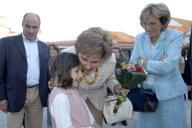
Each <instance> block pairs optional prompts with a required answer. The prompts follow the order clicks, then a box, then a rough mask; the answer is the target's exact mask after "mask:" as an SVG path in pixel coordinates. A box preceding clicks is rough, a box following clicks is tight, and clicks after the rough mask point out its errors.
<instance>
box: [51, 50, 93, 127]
mask: <svg viewBox="0 0 192 128" xmlns="http://www.w3.org/2000/svg"><path fill="white" fill-rule="evenodd" d="M50 74H51V77H52V78H51V84H52V86H53V89H52V91H51V94H50V96H49V107H50V108H49V111H50V114H51V119H52V127H53V128H61V127H62V128H69V127H74V128H80V127H81V128H82V127H84V128H94V127H95V126H94V125H95V121H94V118H93V116H92V115H91V112H90V111H89V109H88V107H87V106H86V104H85V102H84V100H82V99H81V98H80V96H79V94H78V91H77V90H76V88H77V87H78V86H79V82H80V81H81V79H82V77H81V70H80V62H79V59H78V56H77V55H75V54H73V53H60V54H58V55H57V56H56V57H55V59H54V60H53V63H52V64H51V67H50Z"/></svg>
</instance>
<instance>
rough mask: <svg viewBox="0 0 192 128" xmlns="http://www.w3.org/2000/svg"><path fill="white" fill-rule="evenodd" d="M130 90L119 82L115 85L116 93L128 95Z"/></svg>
mask: <svg viewBox="0 0 192 128" xmlns="http://www.w3.org/2000/svg"><path fill="white" fill-rule="evenodd" d="M128 92H129V90H128V89H124V88H122V86H121V85H120V84H117V85H115V86H114V93H115V94H116V95H122V96H127V94H128Z"/></svg>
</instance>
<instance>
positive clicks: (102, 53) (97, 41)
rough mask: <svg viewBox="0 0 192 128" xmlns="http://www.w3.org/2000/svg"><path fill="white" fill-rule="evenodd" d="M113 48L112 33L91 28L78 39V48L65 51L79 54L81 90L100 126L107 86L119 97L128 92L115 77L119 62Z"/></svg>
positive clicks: (69, 48) (79, 89)
mask: <svg viewBox="0 0 192 128" xmlns="http://www.w3.org/2000/svg"><path fill="white" fill-rule="evenodd" d="M112 48H113V47H112V39H111V37H110V36H109V34H108V32H107V31H105V30H103V29H102V28H100V27H91V28H89V29H87V30H85V31H83V32H82V33H81V34H80V35H79V36H78V37H77V40H76V43H75V46H72V47H68V48H66V49H64V50H62V52H72V53H75V54H77V55H78V58H79V60H80V63H81V66H82V81H81V82H80V85H79V87H78V91H79V92H80V95H81V97H83V98H84V99H85V100H86V103H87V104H88V106H89V109H90V111H91V112H92V113H93V116H94V118H95V119H96V121H97V125H98V127H99V126H101V125H102V121H103V117H102V110H103V105H104V102H105V97H106V93H107V87H109V88H110V90H111V91H112V92H113V93H116V94H119V93H122V94H123V93H124V92H125V90H124V89H122V86H121V85H120V84H119V83H118V81H117V80H116V77H115V64H116V60H115V55H114V54H112Z"/></svg>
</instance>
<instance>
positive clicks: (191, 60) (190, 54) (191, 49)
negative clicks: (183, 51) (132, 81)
mask: <svg viewBox="0 0 192 128" xmlns="http://www.w3.org/2000/svg"><path fill="white" fill-rule="evenodd" d="M189 41H190V44H189V50H188V53H187V58H188V60H189V66H190V71H191V80H192V27H191V35H190V39H189ZM191 86H192V81H191ZM188 95H189V97H190V99H192V87H191V88H190V89H189V93H188ZM191 127H192V106H191Z"/></svg>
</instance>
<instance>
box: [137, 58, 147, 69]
mask: <svg viewBox="0 0 192 128" xmlns="http://www.w3.org/2000/svg"><path fill="white" fill-rule="evenodd" d="M137 64H139V65H140V66H141V67H143V68H146V67H147V64H148V60H147V59H144V58H139V59H138V61H137Z"/></svg>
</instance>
